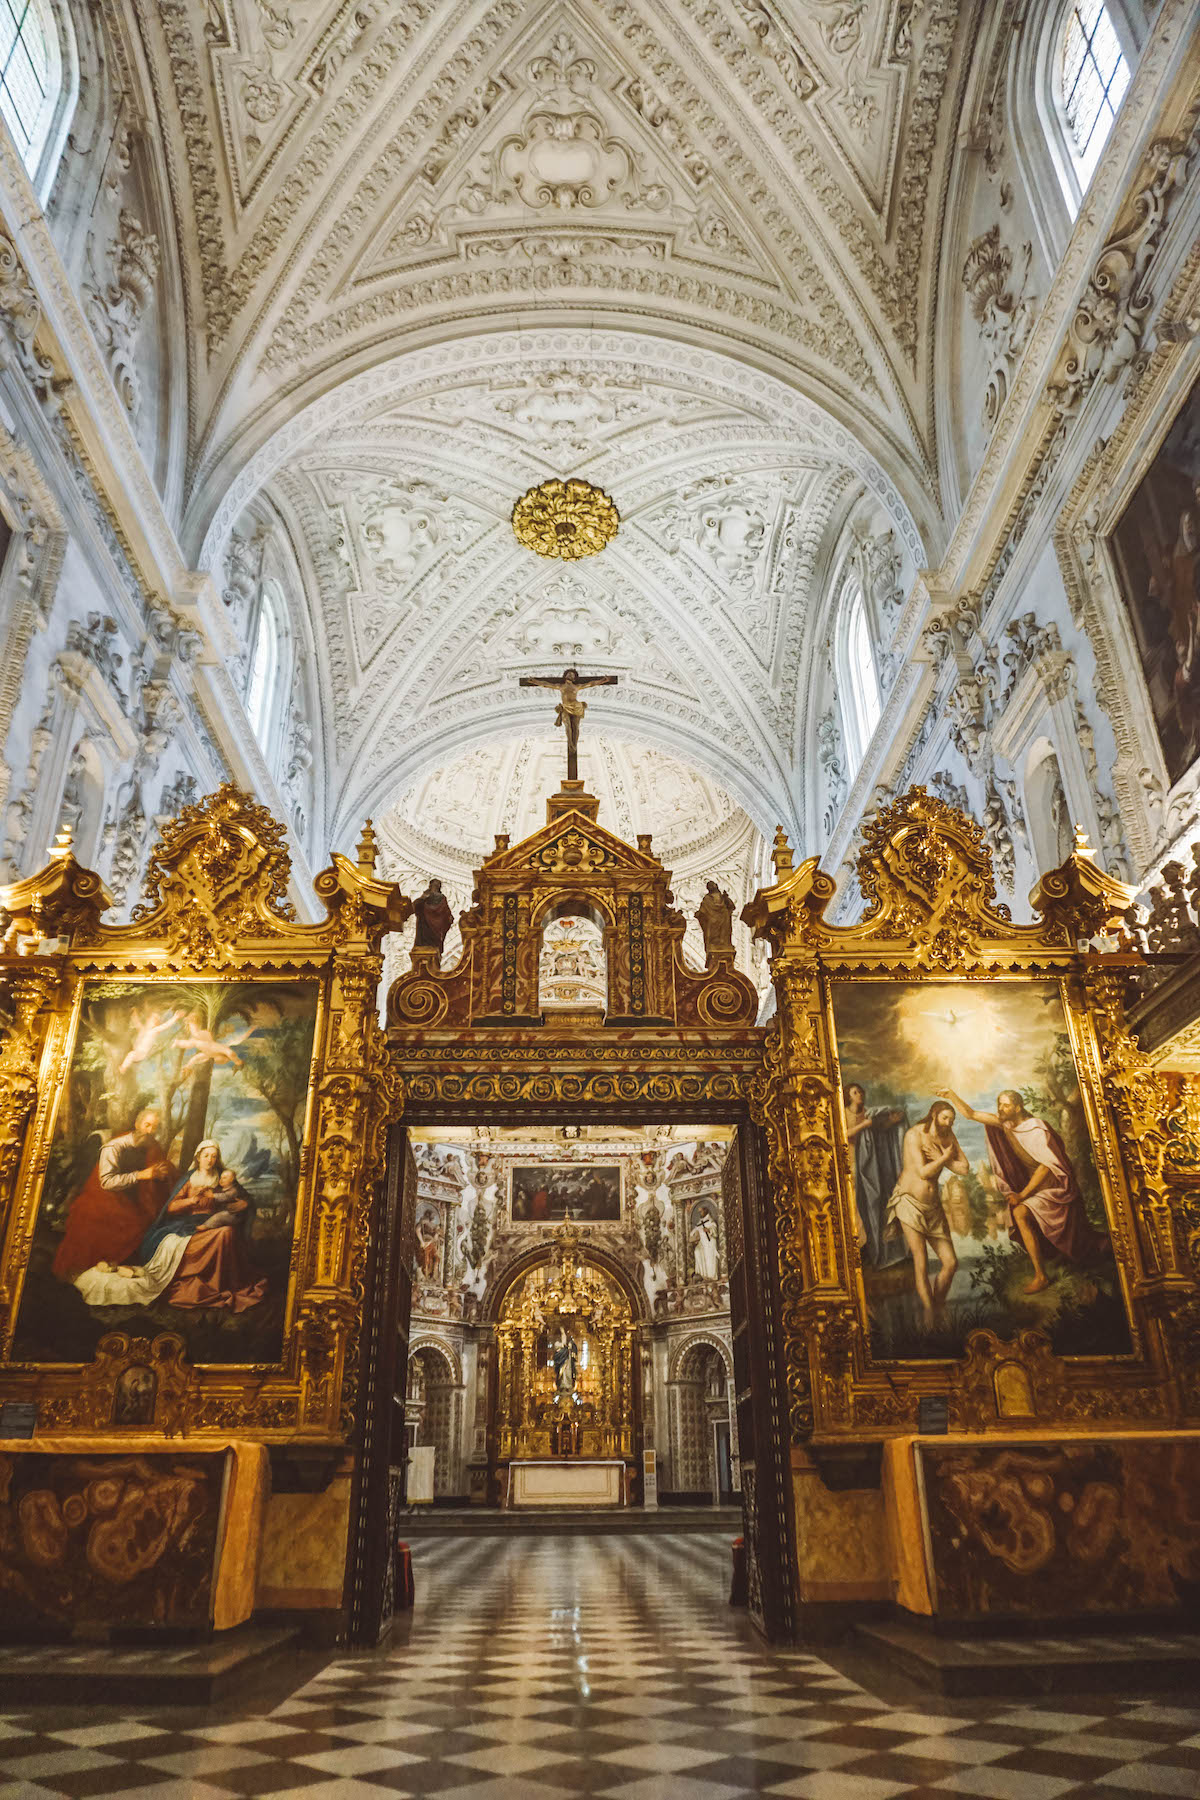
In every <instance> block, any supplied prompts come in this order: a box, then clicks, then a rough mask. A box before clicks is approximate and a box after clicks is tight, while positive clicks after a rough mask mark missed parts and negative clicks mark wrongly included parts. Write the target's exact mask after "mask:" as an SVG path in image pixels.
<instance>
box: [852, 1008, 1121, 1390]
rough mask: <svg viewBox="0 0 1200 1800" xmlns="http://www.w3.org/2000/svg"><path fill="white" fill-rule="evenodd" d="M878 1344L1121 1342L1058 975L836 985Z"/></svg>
mask: <svg viewBox="0 0 1200 1800" xmlns="http://www.w3.org/2000/svg"><path fill="white" fill-rule="evenodd" d="M833 1014H834V1025H835V1032H836V1038H837V1049H838V1062H839V1068H840V1074H841V1082H842V1108H843V1117H844V1121H845V1129H846V1134H847V1138H848V1141H849V1151H850V1167H851V1174H852V1180H853V1227H854V1231H855V1234H856V1236H857V1240H858V1249H859V1257H860V1260H861V1265H862V1273H863V1287H864V1290H865V1294H866V1302H867V1312H868V1316H869V1323H870V1333H871V1347H872V1352H873V1354H874V1355H875V1356H876V1357H877V1358H880V1359H881V1360H892V1359H896V1360H902V1359H908V1358H923V1357H959V1356H961V1355H962V1354H963V1352H964V1349H965V1345H966V1340H967V1337H968V1336H969V1335H970V1333H971V1332H972V1331H976V1330H979V1329H981V1328H987V1329H989V1330H992V1331H994V1332H996V1334H997V1335H998V1336H999V1337H1001V1338H1011V1337H1012V1336H1013V1335H1014V1333H1015V1332H1017V1331H1021V1330H1025V1329H1029V1328H1033V1329H1036V1330H1040V1331H1044V1332H1045V1333H1046V1334H1047V1336H1048V1337H1049V1339H1050V1343H1051V1346H1052V1347H1053V1349H1054V1350H1055V1352H1056V1353H1057V1354H1059V1355H1063V1356H1120V1355H1128V1354H1129V1353H1130V1351H1131V1349H1132V1343H1131V1340H1130V1334H1129V1324H1128V1318H1127V1314H1126V1310H1125V1302H1124V1299H1123V1296H1122V1291H1121V1285H1120V1279H1119V1276H1118V1272H1117V1267H1116V1263H1115V1260H1114V1257H1113V1252H1112V1244H1111V1241H1110V1238H1109V1226H1108V1221H1107V1218H1106V1214H1105V1207H1104V1199H1103V1195H1102V1192H1101V1186H1100V1180H1099V1176H1098V1174H1097V1170H1096V1160H1095V1155H1094V1152H1093V1149H1092V1143H1091V1137H1090V1134H1089V1131H1088V1125H1087V1115H1086V1110H1085V1106H1084V1101H1083V1096H1082V1093H1081V1091H1080V1084H1079V1077H1078V1073H1077V1071H1076V1067H1075V1060H1074V1056H1073V1054H1072V1049H1071V1039H1070V1034H1069V1031H1068V1028H1067V1020H1066V1016H1065V1013H1064V1011H1063V1005H1062V998H1061V994H1060V991H1059V987H1058V984H1057V983H1056V982H1053V981H1037V980H1030V981H1020V982H1004V981H993V982H988V983H970V982H924V981H921V982H894V981H886V982H877V981H863V980H855V981H846V982H835V983H834V987H833Z"/></svg>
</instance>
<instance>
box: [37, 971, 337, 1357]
mask: <svg viewBox="0 0 1200 1800" xmlns="http://www.w3.org/2000/svg"><path fill="white" fill-rule="evenodd" d="M316 1013H317V985H316V983H314V982H303V981H293V982H286V983H270V982H250V981H242V982H229V983H225V982H207V981H179V982H161V981H160V982H147V981H142V982H117V981H91V982H87V983H85V985H84V989H83V993H82V996H81V1003H80V1013H79V1024H78V1030H77V1033H76V1037H75V1044H74V1051H73V1054H72V1057H71V1062H70V1067H69V1070H68V1073H67V1078H66V1082H65V1084H64V1086H63V1089H62V1092H61V1094H60V1095H59V1099H58V1110H57V1116H56V1119H55V1124H54V1135H53V1139H52V1143H51V1148H50V1158H49V1164H48V1167H47V1169H46V1175H45V1180H44V1182H43V1184H42V1191H41V1197H40V1201H39V1205H38V1212H37V1218H36V1223H35V1230H34V1238H33V1247H32V1252H31V1255H30V1259H29V1270H28V1274H27V1277H26V1281H25V1287H24V1292H23V1294H22V1297H21V1305H20V1312H19V1314H18V1318H17V1327H16V1335H15V1338H14V1342H13V1348H12V1353H11V1354H12V1358H13V1360H14V1361H20V1362H39V1363H63V1362H88V1361H90V1360H91V1358H92V1355H93V1354H94V1352H95V1349H96V1345H97V1343H98V1342H99V1340H100V1338H102V1337H103V1336H104V1334H105V1332H108V1331H114V1330H123V1331H130V1332H133V1333H135V1334H136V1335H138V1336H153V1335H154V1334H155V1333H156V1332H159V1331H172V1332H176V1333H178V1335H179V1336H180V1337H181V1338H183V1340H184V1342H185V1343H186V1345H187V1348H188V1355H189V1357H190V1358H191V1360H192V1362H193V1363H216V1364H221V1363H249V1362H253V1363H269V1362H278V1361H279V1359H280V1357H281V1355H282V1350H283V1326H284V1309H285V1306H286V1302H287V1287H288V1271H289V1267H290V1263H291V1254H292V1240H293V1236H294V1233H295V1225H296V1200H297V1186H298V1181H299V1172H300V1155H301V1147H302V1140H303V1134H304V1118H305V1107H306V1104H307V1098H308V1090H309V1074H310V1068H311V1063H312V1051H313V1034H314V1028H315V1023H316Z"/></svg>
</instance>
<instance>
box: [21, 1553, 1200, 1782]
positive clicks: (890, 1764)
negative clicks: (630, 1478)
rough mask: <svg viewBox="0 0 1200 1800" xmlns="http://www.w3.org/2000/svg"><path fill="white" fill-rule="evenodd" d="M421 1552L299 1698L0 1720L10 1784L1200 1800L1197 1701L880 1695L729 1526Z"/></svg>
mask: <svg viewBox="0 0 1200 1800" xmlns="http://www.w3.org/2000/svg"><path fill="white" fill-rule="evenodd" d="M414 1564H415V1574H416V1581H417V1595H418V1603H417V1608H416V1611H415V1613H414V1614H413V1616H412V1621H411V1629H410V1630H407V1631H406V1634H405V1637H404V1641H402V1642H397V1643H395V1644H393V1645H392V1646H391V1647H390V1648H385V1649H384V1650H381V1651H379V1652H376V1653H373V1654H343V1655H337V1656H335V1657H334V1658H333V1659H332V1660H330V1661H329V1662H328V1664H327V1665H326V1666H324V1667H323V1668H321V1669H320V1670H319V1672H318V1673H317V1674H316V1675H315V1676H313V1677H311V1678H310V1679H306V1680H303V1685H301V1686H299V1687H298V1688H297V1689H296V1691H295V1692H293V1693H291V1694H290V1696H288V1697H287V1698H286V1699H284V1700H282V1701H280V1700H279V1697H278V1692H276V1693H274V1694H273V1695H272V1697H271V1698H270V1699H268V1700H264V1701H262V1702H261V1703H260V1704H258V1705H255V1704H252V1703H249V1702H247V1703H242V1704H231V1703H225V1704H222V1705H220V1706H212V1707H207V1708H190V1709H183V1708H170V1709H165V1708H154V1709H150V1708H147V1709H144V1710H140V1711H136V1712H135V1711H130V1712H129V1713H126V1714H121V1713H120V1712H119V1711H118V1710H117V1709H113V1708H93V1709H90V1710H89V1709H87V1708H84V1707H77V1708H73V1709H71V1710H70V1711H67V1710H66V1709H61V1708H60V1709H57V1710H55V1711H53V1712H50V1711H49V1709H46V1708H29V1707H23V1708H22V1709H20V1710H13V1711H11V1712H5V1713H0V1794H3V1795H5V1796H20V1797H21V1800H40V1797H41V1796H49V1795H65V1796H69V1797H71V1800H84V1797H85V1796H91V1795H100V1794H104V1795H107V1794H131V1795H133V1794H136V1795H138V1796H139V1797H140V1800H158V1797H159V1796H164V1797H165V1796H172V1797H174V1796H178V1797H179V1800H184V1797H186V1800H210V1797H211V1800H222V1797H224V1796H229V1795H245V1796H271V1797H272V1800H286V1797H287V1796H300V1795H303V1796H305V1797H306V1800H335V1797H336V1800H371V1797H372V1796H374V1797H376V1800H379V1797H382V1796H385V1795H390V1796H397V1795H398V1796H404V1795H410V1796H419V1797H421V1800H425V1797H429V1800H567V1797H568V1796H572V1797H573V1796H583V1795H586V1796H589V1797H590V1800H734V1797H735V1796H737V1795H744V1794H770V1795H776V1796H780V1797H781V1800H784V1797H786V1800H893V1797H894V1800H901V1797H904V1800H918V1796H927V1795H928V1796H934V1795H937V1796H942V1797H943V1800H946V1797H952V1796H955V1795H960V1796H974V1797H976V1800H1082V1797H1083V1796H1097V1797H1099V1796H1116V1795H1137V1796H1140V1797H1142V1800H1146V1797H1147V1796H1154V1795H1178V1796H1182V1797H1183V1800H1197V1797H1198V1796H1200V1695H1196V1696H1195V1698H1194V1703H1193V1704H1190V1705H1189V1704H1187V1703H1186V1702H1187V1700H1189V1699H1191V1698H1192V1697H1191V1696H1190V1695H1184V1696H1183V1697H1182V1700H1181V1701H1180V1702H1179V1703H1175V1701H1174V1699H1171V1700H1159V1699H1155V1698H1147V1697H1145V1696H1144V1695H1143V1696H1142V1697H1140V1698H1139V1697H1137V1696H1135V1695H1133V1694H1127V1695H1124V1696H1121V1695H1111V1696H1105V1697H1103V1698H1099V1699H1095V1700H1092V1699H1086V1700H1082V1699H1074V1698H1072V1699H1069V1700H1068V1699H1064V1698H1062V1697H1061V1696H1059V1697H1055V1698H1053V1699H1050V1700H1047V1701H1045V1702H1041V1701H1028V1700H1026V1701H1014V1700H1011V1699H1009V1700H994V1701H981V1700H972V1701H969V1702H968V1701H937V1702H936V1703H935V1702H932V1701H930V1702H928V1703H925V1702H921V1703H912V1702H907V1703H904V1704H896V1703H889V1701H887V1700H885V1699H883V1698H881V1697H880V1696H879V1695H878V1694H876V1693H872V1692H870V1691H869V1690H868V1689H867V1688H865V1687H862V1686H860V1685H858V1684H857V1683H856V1682H855V1681H853V1680H851V1679H850V1678H849V1677H848V1676H846V1675H844V1674H840V1673H839V1672H838V1671H837V1670H836V1669H835V1668H833V1667H832V1666H831V1665H830V1664H829V1663H827V1662H824V1661H822V1660H821V1659H820V1658H819V1657H816V1656H811V1655H806V1654H802V1653H800V1652H796V1651H784V1652H780V1651H773V1650H770V1649H767V1648H765V1647H764V1646H763V1645H762V1644H760V1643H759V1642H758V1640H757V1639H756V1638H755V1637H754V1634H753V1632H752V1631H751V1630H750V1628H749V1626H748V1624H747V1622H746V1620H745V1617H744V1615H742V1614H740V1613H737V1612H731V1611H730V1609H729V1607H728V1606H727V1605H726V1604H725V1594H726V1588H727V1581H728V1543H727V1540H726V1538H725V1536H724V1535H722V1536H719V1537H718V1536H709V1535H707V1534H686V1535H685V1534H678V1535H671V1534H667V1535H660V1536H657V1537H644V1538H641V1537H622V1536H614V1537H594V1538H589V1537H550V1536H547V1537H522V1538H512V1539H501V1538H490V1539H477V1540H475V1541H471V1542H462V1541H455V1540H433V1541H430V1542H427V1543H422V1544H418V1545H417V1546H416V1547H415V1549H414Z"/></svg>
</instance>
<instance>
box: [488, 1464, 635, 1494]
mask: <svg viewBox="0 0 1200 1800" xmlns="http://www.w3.org/2000/svg"><path fill="white" fill-rule="evenodd" d="M628 1489H629V1482H628V1477H627V1472H626V1465H625V1463H624V1462H623V1461H617V1460H616V1459H613V1460H612V1461H608V1462H604V1461H600V1460H592V1459H590V1458H585V1457H580V1458H579V1459H578V1460H576V1459H572V1458H565V1459H562V1460H554V1461H549V1462H548V1461H546V1460H545V1459H544V1458H542V1459H539V1460H537V1461H530V1462H510V1463H509V1465H508V1489H507V1492H506V1493H505V1496H504V1504H505V1505H506V1506H626V1505H628V1503H629V1492H628Z"/></svg>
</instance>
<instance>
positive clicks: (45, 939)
mask: <svg viewBox="0 0 1200 1800" xmlns="http://www.w3.org/2000/svg"><path fill="white" fill-rule="evenodd" d="M374 866H375V844H374V835H373V833H372V832H371V829H370V826H369V825H368V827H367V829H366V831H365V832H364V836H363V839H362V842H361V843H360V845H359V849H358V854H357V858H356V860H353V861H352V860H351V859H349V858H347V857H344V856H339V855H335V856H334V859H333V864H332V866H331V867H330V868H328V869H326V870H324V871H323V872H322V873H321V874H320V875H318V877H317V879H316V882H315V883H314V886H315V888H316V891H317V894H318V895H319V897H320V899H321V900H322V901H323V903H324V911H325V916H324V918H323V919H320V920H318V921H317V922H316V923H314V924H306V923H303V922H301V921H298V920H297V919H296V917H295V914H294V910H293V908H292V906H291V905H290V904H289V902H288V899H287V891H288V880H289V875H290V863H289V859H288V855H287V850H286V846H285V838H284V832H283V828H282V826H280V825H279V824H278V823H277V822H276V821H275V820H274V819H273V818H272V817H271V816H270V814H269V813H267V812H266V811H265V810H264V809H263V808H262V807H260V806H258V805H257V804H255V802H253V801H252V800H251V799H249V798H248V796H246V795H245V794H243V793H241V792H239V790H237V789H236V788H234V787H231V786H226V787H223V788H221V789H220V790H219V792H217V793H216V794H214V795H211V796H210V797H209V798H208V799H206V800H204V801H202V802H201V803H200V804H198V805H196V806H189V807H186V808H185V809H184V811H183V812H182V813H181V815H180V817H179V818H178V819H177V820H174V821H172V822H171V823H169V824H168V825H166V826H165V827H164V829H163V833H162V838H161V841H160V842H159V844H158V845H157V846H156V848H155V849H154V851H153V852H152V854H151V857H150V861H149V867H148V871H147V876H146V882H145V889H144V895H143V899H142V902H141V904H140V905H139V906H138V907H137V908H136V909H135V911H134V915H133V919H132V921H131V922H130V923H129V924H126V925H106V924H104V923H102V921H101V915H102V913H103V912H104V910H105V909H106V908H107V907H108V906H109V905H110V904H111V898H110V896H109V894H108V893H107V891H106V889H105V888H104V885H103V883H102V882H101V881H100V879H99V877H98V876H96V875H94V874H93V873H92V872H91V871H89V870H86V869H82V868H81V867H80V865H79V864H78V863H77V862H76V861H75V859H74V857H73V855H72V854H71V850H70V845H69V843H68V842H67V841H65V840H64V841H63V842H61V843H59V844H58V845H56V847H55V850H54V852H53V853H52V859H51V862H50V864H49V865H48V866H47V868H45V869H43V870H42V871H40V872H39V873H38V874H37V875H33V876H30V877H28V878H27V879H26V880H24V881H21V882H17V883H14V884H12V885H11V886H9V887H7V888H0V907H2V908H3V909H4V913H5V914H6V916H7V921H6V922H7V926H8V929H7V932H6V935H5V938H4V950H3V952H2V953H0V985H2V986H3V989H4V990H5V992H6V993H7V996H8V1004H9V1010H10V1018H9V1020H8V1022H7V1025H6V1028H5V1029H4V1033H3V1039H2V1041H0V1232H2V1234H3V1236H2V1243H3V1249H2V1251H0V1398H2V1399H14V1400H32V1401H35V1402H36V1403H37V1406H38V1426H39V1429H51V1428H52V1429H53V1430H55V1431H56V1432H59V1433H62V1432H70V1431H79V1432H81V1433H82V1432H87V1431H88V1430H95V1429H96V1424H97V1414H96V1408H97V1398H96V1396H97V1392H98V1385H99V1386H103V1385H104V1382H103V1381H102V1380H101V1368H100V1365H101V1364H102V1363H104V1362H105V1359H106V1358H109V1359H111V1355H112V1342H113V1340H112V1339H108V1340H105V1342H104V1343H103V1344H102V1345H101V1346H100V1347H99V1348H98V1349H97V1352H96V1357H95V1359H94V1361H93V1363H92V1364H91V1365H79V1364H65V1363H64V1364H58V1363H55V1364H43V1363H35V1364H30V1363H14V1362H12V1361H10V1360H9V1358H10V1355H11V1346H12V1341H13V1333H14V1329H15V1325H16V1318H17V1310H18V1307H19V1304H20V1297H21V1291H22V1287H23V1283H24V1278H25V1273H26V1267H27V1262H28V1256H29V1250H30V1245H31V1243H32V1240H33V1233H34V1229H35V1225H36V1220H37V1215H38V1209H39V1206H40V1204H41V1198H42V1187H43V1182H44V1178H45V1173H46V1167H47V1162H48V1158H49V1154H50V1147H51V1141H52V1137H53V1132H54V1125H55V1116H56V1110H57V1101H58V1094H59V1090H60V1089H61V1087H62V1085H63V1083H64V1081H65V1078H66V1075H67V1071H68V1069H69V1068H70V1064H71V1058H72V1055H73V1053H74V1046H75V1041H76V1035H77V1031H78V1024H79V1017H80V1009H81V1004H82V997H83V992H84V987H85V984H86V983H87V982H88V981H89V980H96V979H120V980H130V979H132V980H139V981H150V982H152V981H155V980H158V979H162V980H169V981H172V982H178V981H187V980H202V981H205V982H207V983H212V982H222V983H232V982H253V981H255V980H264V981H266V980H269V981H270V982H272V983H273V984H278V983H280V982H281V981H282V982H286V981H289V980H294V981H295V982H297V983H304V984H306V985H308V984H315V986H316V988H317V1009H316V1025H315V1031H314V1040H313V1058H312V1064H311V1068H310V1075H309V1086H308V1093H307V1099H306V1102H305V1129H304V1136H303V1142H302V1149H301V1158H300V1172H299V1182H298V1188H297V1195H296V1217H295V1226H294V1238H293V1246H292V1258H291V1266H290V1272H289V1287H288V1295H287V1301H286V1311H285V1316H284V1334H283V1349H282V1355H281V1358H280V1361H279V1363H278V1364H266V1365H262V1364H248V1363H242V1364H231V1365H224V1364H222V1365H215V1364H210V1365H200V1366H193V1365H191V1364H190V1363H189V1362H188V1361H187V1360H186V1358H185V1357H180V1356H178V1355H177V1354H173V1355H172V1359H171V1360H172V1368H173V1370H174V1371H175V1379H174V1380H173V1382H172V1384H171V1388H170V1392H169V1394H167V1393H164V1394H163V1395H162V1396H161V1397H160V1403H159V1408H158V1410H157V1412H156V1423H157V1425H158V1427H159V1428H160V1429H163V1430H164V1431H169V1430H172V1429H179V1430H181V1431H187V1432H188V1433H189V1434H195V1435H201V1434H204V1433H221V1434H223V1435H227V1434H228V1433H229V1432H231V1431H236V1432H245V1433H248V1434H250V1435H253V1436H254V1437H256V1438H259V1439H263V1440H266V1441H278V1442H289V1443H295V1442H297V1441H301V1442H307V1443H313V1444H318V1443H320V1444H346V1443H349V1442H350V1441H351V1439H352V1436H353V1431H354V1414H355V1404H356V1398H357V1387H358V1376H359V1337H360V1326H361V1317H360V1307H361V1293H362V1283H363V1277H364V1271H365V1266H366V1256H367V1246H368V1238H369V1231H370V1212H371V1200H372V1194H373V1190H374V1185H375V1183H376V1181H377V1180H378V1179H379V1178H380V1176H381V1175H382V1170H383V1138H384V1133H385V1130H386V1127H387V1125H388V1123H389V1121H390V1120H391V1119H392V1118H394V1117H395V1116H396V1115H397V1114H398V1112H399V1109H400V1104H401V1096H402V1091H403V1090H402V1086H401V1083H400V1082H399V1080H398V1079H397V1077H396V1076H395V1075H394V1074H393V1072H392V1070H391V1069H390V1067H389V1065H388V1061H387V1056H386V1051H385V1047H384V1042H383V1034H382V1032H381V1030H380V1027H379V1023H378V1019H377V1017H376V1011H375V1006H376V991H377V987H378V983H379V979H380V975H381V973H382V958H381V956H380V944H381V940H382V938H383V935H384V933H385V932H388V931H394V930H397V929H398V928H399V927H400V926H401V925H402V924H403V923H404V920H405V918H406V916H407V913H408V910H409V903H408V902H407V901H406V900H404V899H403V898H402V896H401V895H400V892H399V889H398V888H396V887H395V886H394V884H392V883H390V882H385V881H381V880H380V879H378V878H377V877H376V875H375V873H374ZM22 951H23V952H24V953H23V954H22V953H21V952H22ZM154 1342H155V1344H159V1345H160V1351H159V1353H158V1354H160V1355H162V1354H165V1353H166V1349H167V1344H166V1340H165V1338H160V1339H155V1340H154ZM170 1342H171V1343H172V1344H175V1343H177V1340H175V1339H171V1340H170ZM106 1345H107V1348H106Z"/></svg>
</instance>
